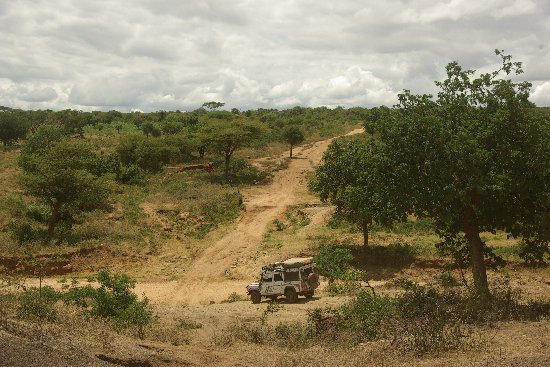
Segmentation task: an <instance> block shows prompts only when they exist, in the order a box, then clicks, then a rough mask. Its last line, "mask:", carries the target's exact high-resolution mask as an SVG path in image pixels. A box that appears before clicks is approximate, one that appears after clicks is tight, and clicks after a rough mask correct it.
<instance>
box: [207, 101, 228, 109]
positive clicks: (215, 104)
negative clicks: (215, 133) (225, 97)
mask: <svg viewBox="0 0 550 367" xmlns="http://www.w3.org/2000/svg"><path fill="white" fill-rule="evenodd" d="M224 105H225V103H224V102H216V101H210V102H204V103H203V104H202V107H204V108H206V109H208V110H209V111H214V110H217V109H218V108H221V107H223V106H224Z"/></svg>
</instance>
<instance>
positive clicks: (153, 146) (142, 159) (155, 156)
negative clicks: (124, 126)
mask: <svg viewBox="0 0 550 367" xmlns="http://www.w3.org/2000/svg"><path fill="white" fill-rule="evenodd" d="M116 151H117V154H118V155H119V157H120V161H121V163H122V164H123V165H124V166H129V165H132V164H133V165H137V166H138V167H140V168H141V169H143V170H145V171H148V172H159V171H160V170H161V169H162V167H163V165H164V164H166V163H169V162H170V161H172V160H173V159H174V157H175V156H177V155H178V153H179V152H178V150H177V148H175V147H173V146H168V145H165V144H164V142H163V140H162V139H159V138H147V137H145V136H143V135H129V136H127V137H126V138H125V139H122V140H121V142H120V144H119V145H118V147H117V149H116Z"/></svg>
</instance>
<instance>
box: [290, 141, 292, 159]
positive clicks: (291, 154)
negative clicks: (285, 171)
mask: <svg viewBox="0 0 550 367" xmlns="http://www.w3.org/2000/svg"><path fill="white" fill-rule="evenodd" d="M290 158H292V144H290Z"/></svg>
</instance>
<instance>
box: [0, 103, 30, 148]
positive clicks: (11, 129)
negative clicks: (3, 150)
mask: <svg viewBox="0 0 550 367" xmlns="http://www.w3.org/2000/svg"><path fill="white" fill-rule="evenodd" d="M27 130H28V124H27V123H26V121H25V120H24V119H22V116H20V114H19V113H17V112H16V111H14V110H11V109H3V110H0V141H1V142H2V143H3V144H4V145H10V144H12V143H14V142H16V141H17V140H19V139H23V138H24V137H25V135H27Z"/></svg>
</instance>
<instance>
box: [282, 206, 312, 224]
mask: <svg viewBox="0 0 550 367" xmlns="http://www.w3.org/2000/svg"><path fill="white" fill-rule="evenodd" d="M285 216H286V218H287V219H288V221H289V222H290V224H291V225H292V227H294V229H299V228H302V227H305V226H307V225H308V224H309V223H310V222H311V219H310V218H309V217H308V215H307V214H306V213H305V212H304V211H303V210H301V209H299V208H292V209H290V210H287V211H286V212H285Z"/></svg>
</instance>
